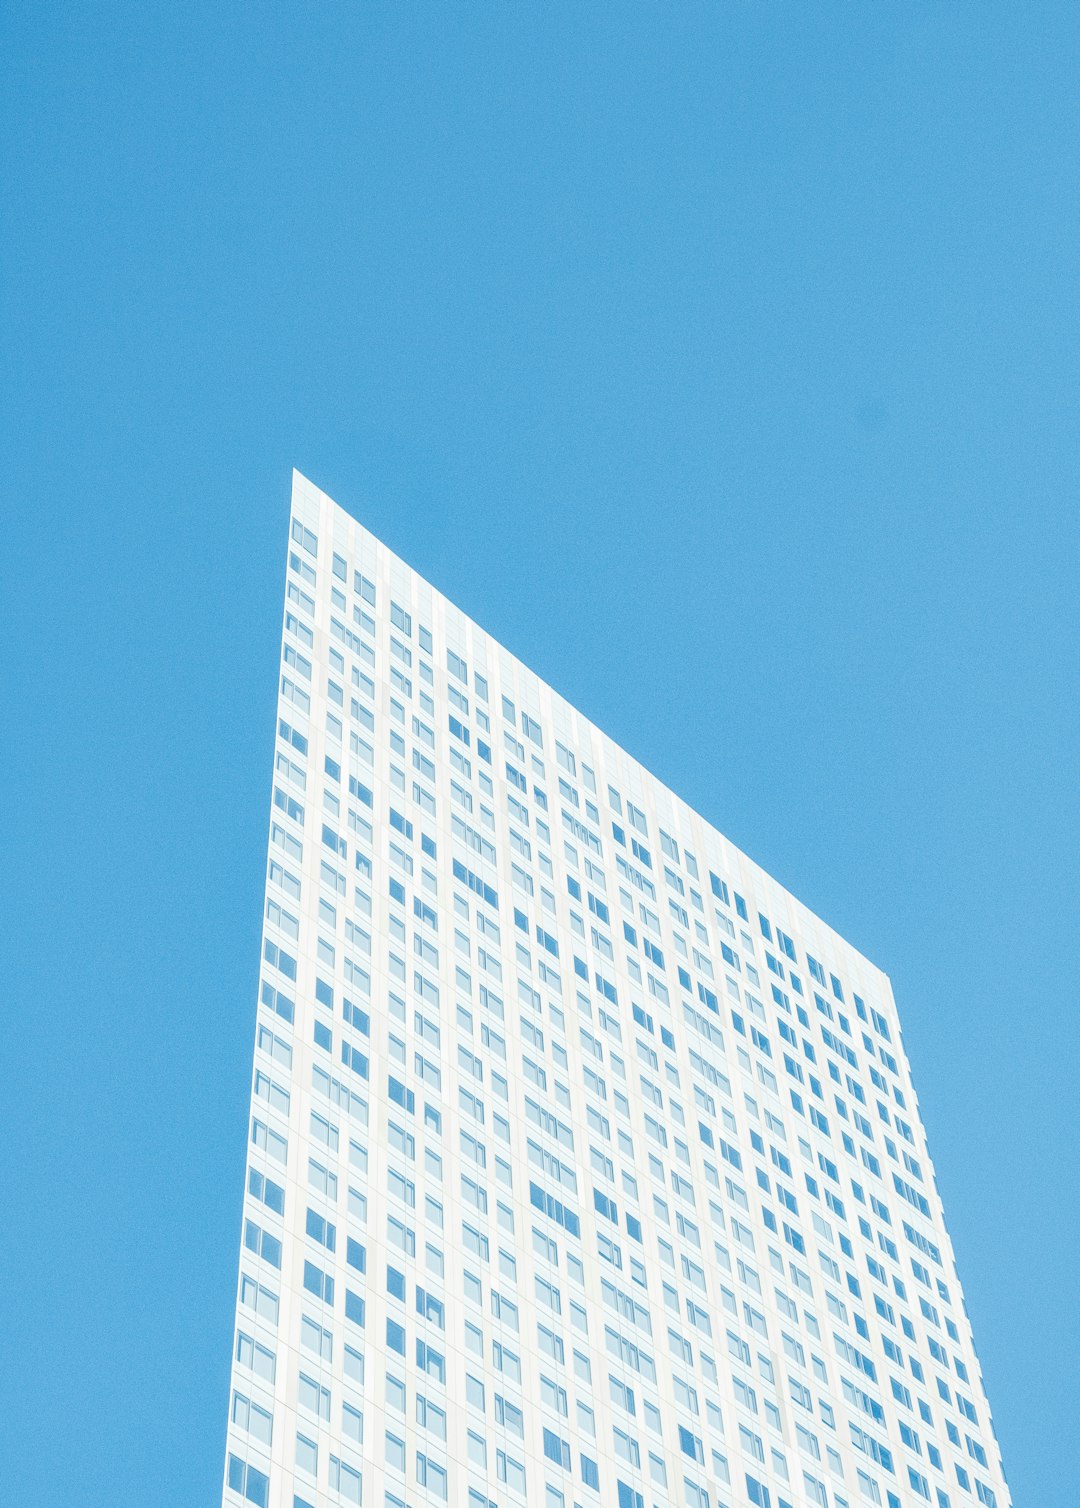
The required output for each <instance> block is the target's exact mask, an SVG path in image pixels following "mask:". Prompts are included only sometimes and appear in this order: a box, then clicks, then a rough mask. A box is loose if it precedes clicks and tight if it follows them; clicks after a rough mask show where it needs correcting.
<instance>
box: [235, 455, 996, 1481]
mask: <svg viewBox="0 0 1080 1508" xmlns="http://www.w3.org/2000/svg"><path fill="white" fill-rule="evenodd" d="M278 687H279V695H278V707H277V737H276V742H275V751H274V779H273V798H272V806H271V816H270V841H269V854H268V863H267V879H266V895H265V911H264V926H263V939H262V966H261V974H260V983H259V995H258V1010H257V1024H256V1041H255V1062H254V1073H253V1082H252V1097H251V1114H250V1123H249V1131H248V1136H249V1145H248V1161H247V1171H246V1185H245V1200H244V1214H243V1235H242V1247H241V1256H240V1274H239V1284H238V1293H237V1310H236V1330H235V1335H234V1341H233V1369H232V1380H231V1387H230V1395H229V1425H228V1443H227V1448H226V1466H225V1488H224V1503H225V1504H226V1505H229V1508H241V1505H244V1504H255V1505H257V1508H322V1505H324V1504H334V1505H337V1504H359V1503H362V1504H365V1505H377V1508H384V1505H385V1508H402V1505H409V1508H420V1505H427V1504H442V1503H448V1504H451V1505H460V1508H496V1505H497V1508H515V1505H518V1504H525V1503H528V1504H529V1505H530V1508H576V1505H580V1508H595V1505H605V1508H650V1505H656V1508H667V1505H669V1504H671V1505H678V1508H682V1505H686V1508H750V1505H755V1508H805V1505H813V1508H863V1505H875V1504H880V1505H883V1508H901V1505H902V1508H915V1505H922V1504H924V1503H926V1504H931V1505H932V1508H967V1505H968V1504H974V1505H979V1504H981V1505H985V1508H1008V1505H1009V1502H1010V1498H1009V1493H1008V1489H1007V1488H1006V1486H1005V1483H1004V1478H1003V1475H1002V1468H1001V1460H1000V1454H999V1451H998V1447H997V1444H996V1441H995V1438H994V1435H993V1431H992V1427H991V1422H990V1411H989V1407H988V1404H987V1400H986V1396H985V1393H984V1390H983V1385H982V1379H981V1374H980V1370H979V1365H978V1361H977V1359H976V1356H975V1352H974V1349H973V1343H972V1336H971V1330H970V1327H969V1325H968V1321H967V1318H966V1315H965V1311H964V1305H963V1300H962V1296H961V1291H960V1284H959V1281H958V1278H957V1274H956V1269H955V1265H954V1260H953V1253H952V1248H951V1246H950V1243H949V1237H948V1234H947V1232H946V1229H945V1224H944V1220H943V1217H942V1210H941V1202H940V1200H939V1198H938V1194H937V1191H936V1188H935V1183H934V1176H933V1169H932V1165H931V1162H930V1157H929V1154H928V1151H927V1147H926V1140H925V1136H924V1132H923V1128H922V1126H921V1124H920V1119H919V1109H918V1103H917V1101H916V1098H915V1093H914V1090H913V1088H912V1084H911V1078H910V1074H909V1070H908V1065H907V1062H906V1059H905V1055H904V1050H903V1046H902V1044H901V1040H900V1030H899V1025H898V1022H897V1016H896V1008H895V1005H894V1003H893V998H892V992H891V989H890V986H889V981H888V979H887V978H886V977H885V976H884V975H883V974H882V973H881V972H880V971H879V970H878V969H877V968H875V967H874V966H873V965H872V964H870V963H869V962H868V961H867V960H866V959H865V958H863V957H861V956H860V954H859V953H857V952H856V951H855V949H853V948H852V947H850V946H849V945H848V944H847V943H846V942H844V940H843V939H842V938H840V937H838V936H837V935H836V933H834V932H833V931H831V930H830V928H828V927H827V926H826V925H825V924H824V923H823V922H821V921H820V920H819V919H818V918H817V917H816V916H814V915H813V914H812V913H810V912H809V911H807V910H806V908H805V907H803V906H801V905H800V904H799V902H798V901H796V900H795V899H794V897H793V896H791V895H790V894H788V893H787V892H786V891H785V890H784V889H783V888H782V887H781V886H780V885H778V884H777V883H776V882H775V881H774V880H772V879H770V878H769V876H768V875H767V874H765V873H763V872H762V871H761V870H760V869H759V868H758V867H757V866H756V865H754V864H753V863H752V862H751V861H750V860H749V859H747V858H746V857H745V855H743V854H742V853H740V852H739V851H738V850H737V849H735V848H734V847H732V845H731V844H730V843H728V842H727V841H726V840H725V839H724V838H723V837H722V836H721V834H720V833H718V832H717V831H716V830H715V829H714V828H712V827H711V826H710V825H709V824H708V823H707V822H705V821H704V820H703V819H702V818H701V817H700V816H698V815H697V813H695V812H693V811H691V810H690V809H689V808H688V807H687V806H685V805H684V804H683V803H682V802H681V801H679V800H678V798H677V797H676V796H674V795H673V794H672V793H671V792H670V791H669V790H667V789H666V788H665V787H664V786H663V785H662V784H661V783H660V782H659V781H658V780H656V779H655V778H653V777H652V776H651V775H649V774H648V773H647V772H646V771H645V770H643V769H642V768H641V766H640V765H638V764H637V763H636V762H635V761H634V760H633V759H631V758H630V757H629V755H627V754H626V753H625V752H624V751H623V750H622V749H620V748H619V747H618V746H617V745H615V744H614V743H613V742H612V741H611V740H610V739H608V738H606V737H605V736H604V735H603V734H602V733H601V732H600V731H599V730H598V729H597V728H595V727H594V726H593V725H592V724H591V723H589V722H588V721H587V719H585V718H584V717H583V716H581V714H580V713H578V712H576V711H575V710H574V708H572V707H571V706H569V705H568V704H567V703H566V702H565V701H563V700H562V699H561V698H560V697H558V696H557V695H556V694H555V693H554V692H553V691H552V690H551V688H550V687H548V686H547V685H545V684H544V683H543V682H542V681H540V680H539V679H538V678H537V677H536V676H535V675H533V674H532V673H531V672H530V671H529V670H528V669H526V667H525V666H524V665H522V664H521V663H520V662H519V661H518V660H516V659H515V658H514V657H513V656H512V655H510V654H509V653H507V651H506V650H504V649H503V648H501V647H500V646H499V645H498V644H497V643H495V642H494V641H493V640H492V639H491V638H490V637H489V636H488V635H487V634H485V633H484V632H482V630H481V629H479V628H478V627H477V626H476V624H475V623H473V622H471V621H470V620H469V619H468V618H466V617H465V616H464V615H463V614H462V613H460V612H459V611H458V610H457V609H456V608H454V607H453V606H452V604H451V603H449V602H448V601H447V600H446V599H445V598H444V597H442V596H441V595H440V594H439V593H438V592H436V591H435V590H434V589H433V588H432V587H431V586H429V585H428V584H427V583H426V582H425V581H423V580H422V579H421V578H420V577H419V576H417V575H416V574H415V573H414V572H413V571H411V570H410V569H409V568H408V567H407V566H405V565H404V564H403V563H402V562H401V561H400V560H398V559H396V558H395V557H394V556H393V555H392V554H391V552H390V551H389V550H387V549H386V548H385V547H384V546H383V545H381V544H380V543H379V542H378V541H377V540H375V539H374V538H372V536H371V535H370V534H368V533H367V532H366V531H365V530H364V529H362V528H361V527H360V526H359V525H358V524H357V523H356V522H355V521H354V520H353V519H352V518H350V517H349V516H348V515H347V514H346V513H345V512H343V511H342V510H341V509H340V508H339V507H337V506H336V505H335V504H334V503H333V502H331V500H330V499H329V498H327V497H326V496H325V495H323V494H322V493H321V492H319V491H318V490H317V489H316V488H315V487H313V486H312V485H311V484H310V483H309V482H307V481H306V480H305V479H304V478H302V477H300V476H299V475H297V476H295V477H294V487H293V505H292V518H291V523H290V539H289V546H288V562H287V571H286V600H285V607H284V632H283V639H282V656H281V665H280V668H279V681H278Z"/></svg>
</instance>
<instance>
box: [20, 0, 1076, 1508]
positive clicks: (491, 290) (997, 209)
mask: <svg viewBox="0 0 1080 1508" xmlns="http://www.w3.org/2000/svg"><path fill="white" fill-rule="evenodd" d="M1078 44H1080V10H1078V9H1077V8H1076V7H1075V5H1072V4H1066V3H1061V4H1050V3H1040V0H1032V3H1030V4H1027V5H1024V6H1016V5H1015V4H1004V3H994V0H988V3H985V4H982V5H978V6H975V5H966V6H955V5H952V6H950V5H945V4H928V3H923V0H910V3H907V4H904V5H900V4H895V3H886V0H883V3H875V4H864V5H851V4H840V3H835V0H822V3H819V4H817V5H813V6H795V5H792V4H775V5H770V6H761V5H752V4H749V3H746V4H720V3H715V0H714V3H711V4H708V5H697V4H692V3H686V4H680V5H677V6H663V5H658V4H640V5H638V4H629V5H614V4H608V5H603V4H602V5H599V6H582V5H569V4H559V3H553V0H552V3H547V4H544V5H540V4H531V3H520V4H517V3H515V4H513V5H505V4H503V5H495V4H487V3H474V4H467V5H455V6H446V5H436V4H429V3H416V4H413V5H408V6H404V5H390V4H387V3H374V0H373V3H359V0H354V3H352V4H349V5H345V4H338V3H333V0H331V3H327V4H323V5H320V6H318V7H314V6H312V7H305V6H295V5H294V6H282V5H275V4H268V5H265V6H262V7H249V6H242V5H237V4H235V3H233V0H220V3H218V4H215V5H209V4H207V3H205V0H192V3H190V4H188V5H186V6H183V7H164V6H149V7H142V8H139V7H132V6H127V7H121V6H118V5H112V4H94V3H90V4H87V5H85V6H82V7H72V6H70V5H69V6H63V7H62V6H59V5H57V4H55V3H49V0H38V3H36V4H33V5H31V4H29V3H27V0H12V3H10V4H9V5H8V6H7V7H5V9H4V13H3V18H2V19H0V48H2V50H3V55H4V57H5V59H6V63H5V87H4V90H3V91H2V94H0V120H2V130H0V174H2V176H0V197H2V200H3V202H4V204H5V206H6V212H5V222H6V225H5V231H4V235H3V237H2V239H0V319H2V326H0V331H2V339H0V383H2V387H0V412H2V413H3V415H4V422H3V424H2V425H0V443H2V450H0V457H2V460H3V465H4V475H5V483H6V497H7V506H6V509H5V516H6V519H7V531H6V533H7V541H8V548H7V549H6V550H5V551H4V559H3V571H4V586H3V600H4V603H5V607H6V609H7V613H6V614H5V621H6V622H7V623H8V625H9V631H8V637H7V652H6V654H5V656H4V665H3V687H4V699H3V705H4V708H5V711H6V713H7V717H6V728H7V762H8V768H9V781H8V791H9V800H8V801H7V802H6V803H5V807H4V811H3V817H2V823H3V829H2V833H0V838H2V852H3V853H4V855H5V863H4V866H3V888H4V897H3V900H4V916H5V926H4V933H5V935H6V939H7V945H6V947H5V950H4V952H5V956H6V958H7V961H8V966H9V967H8V1004H9V1009H8V1012H7V1025H6V1029H5V1032H4V1039H3V1063H4V1086H5V1087H4V1094H3V1096H2V1097H0V1189H2V1190H3V1198H4V1205H5V1215H6V1218H5V1219H4V1221H3V1222H2V1227H0V1271H2V1272H3V1273H4V1274H5V1276H6V1278H7V1281H6V1282H5V1284H4V1289H5V1292H4V1298H3V1300H2V1301H0V1346H2V1348H3V1354H4V1355H5V1357H6V1358H7V1359H8V1365H7V1366H5V1368H4V1369H3V1377H2V1378H0V1419H2V1421H3V1423H2V1424H0V1500H2V1501H4V1502H5V1503H7V1502H10V1503H18V1504H26V1505H30V1504H33V1505H35V1508H84V1505H85V1508H99V1505H101V1508H148V1505H152V1508H196V1505H202V1504H212V1503H213V1502H214V1501H215V1500H219V1494H220V1479H221V1473H222V1462H223V1451H224V1440H225V1422H226V1407H227V1388H228V1366H229V1351H230V1338H231V1321H232V1314H233V1306H234V1296H235V1289H234V1284H235V1279H236V1263H237V1252H238V1248H239V1226H240V1208H241V1195H242V1177H243V1163H244V1153H245V1124H246V1113H247V1103H248V1088H249V1080H248V1073H249V1069H250V1062H251V1052H252V1038H253V1028H254V1013H255V990H256V979H257V966H258V946H259V941H258V939H259V919H260V905H261V895H262V866H263V862H264V857H265V838H266V828H267V820H268V803H269V792H270V773H271V750H272V742H273V718H274V703H275V664H276V656H277V649H278V638H279V633H280V612H281V597H282V593H283V580H284V563H285V540H286V526H287V512H288V494H289V484H290V470H291V468H292V467H293V466H294V465H295V466H297V467H299V468H300V469H301V470H303V471H304V472H305V473H306V474H307V475H308V476H310V477H311V478H312V480H313V481H314V482H315V483H316V484H317V485H318V486H320V487H322V488H323V489H324V490H325V491H327V492H328V493H330V495H331V496H332V497H334V498H335V499H336V500H337V501H338V502H340V503H341V504H343V505H344V506H345V507H346V508H348V509H349V510H350V511H352V512H353V513H355V515H356V516H357V517H358V518H359V519H360V520H361V521H362V522H363V523H364V524H365V525H366V526H367V527H368V528H369V529H371V530H372V532H374V533H375V534H377V535H378V536H380V537H381V538H382V539H384V540H385V541H386V542H387V543H388V544H389V545H390V546H391V548H392V549H394V550H395V551H396V552H397V553H398V554H400V555H401V556H402V557H403V558H404V559H405V560H407V561H408V562H409V563H410V564H411V565H412V566H414V567H415V568H416V569H417V570H419V571H420V572H422V573H423V574H424V575H426V576H427V577H428V578H429V579H430V580H431V581H432V582H433V583H434V584H435V585H436V586H437V587H438V588H439V589H440V590H442V591H444V592H445V593H446V594H447V595H448V596H449V597H450V598H451V599H452V600H453V601H455V602H456V603H458V604H459V605H460V606H461V607H462V608H463V609H464V610H465V611H466V612H468V613H469V614H470V615H471V616H473V617H474V618H476V619H477V620H478V621H479V622H480V623H481V624H482V625H483V627H484V628H485V629H487V630H488V631H489V632H491V633H493V634H494V635H495V636H497V637H498V638H499V639H501V640H502V641H503V642H504V643H505V644H506V645H507V646H508V648H510V649H511V650H512V651H513V652H514V653H515V654H517V655H519V656H520V657H521V658H522V659H523V660H524V661H525V662H526V663H527V664H528V665H530V666H531V667H532V668H534V669H535V670H536V671H537V672H538V673H539V674H540V675H542V676H543V677H544V678H545V679H546V680H548V681H550V682H551V683H552V684H553V685H554V686H555V688H556V689H557V690H558V691H559V692H560V693H562V694H563V695H565V696H566V697H568V698H569V699H570V700H571V701H573V702H574V703H575V704H576V705H578V706H579V707H580V708H581V709H582V710H583V711H584V712H585V714H586V715H587V716H588V717H589V718H591V719H593V720H594V721H595V722H596V723H598V724H599V725H600V726H601V727H602V728H603V729H604V730H605V731H606V732H608V733H609V734H610V735H611V736H612V737H613V738H615V739H616V740H617V741H618V742H620V743H621V744H623V745H624V746H625V747H626V748H627V749H628V750H629V751H630V752H631V753H632V754H634V755H635V756H636V757H637V758H639V759H640V760H641V761H642V762H643V763H644V764H645V765H646V766H648V767H649V768H650V769H652V770H653V771H655V772H656V773H657V774H658V775H659V776H660V777H661V778H662V779H663V780H665V781H666V782H667V783H668V784H669V785H671V786H672V787H673V788H674V789H675V790H676V791H677V792H678V793H679V794H680V795H681V796H683V797H684V798H685V799H686V800H687V801H688V802H689V803H690V804H691V805H693V806H695V807H697V808H698V809H699V810H700V811H702V812H703V813H704V814H705V815H706V816H707V817H708V818H709V819H710V820H711V821H712V822H713V823H714V824H715V825H716V826H717V827H719V828H720V829H721V831H723V832H724V833H725V834H726V835H728V836H729V837H730V838H731V839H732V840H733V841H734V842H736V843H737V844H738V845H739V846H740V847H741V848H743V849H744V850H745V851H746V852H747V853H748V854H749V855H750V856H751V857H752V858H754V859H755V860H756V861H757V862H759V863H760V864H762V865H763V866H764V867H765V868H766V869H768V870H769V871H770V872H771V873H773V874H775V875H776V877H777V878H778V879H779V880H780V881H781V882H782V883H783V884H784V885H786V886H787V887H788V888H790V889H791V890H792V891H794V893H795V894H796V895H798V896H799V898H800V899H801V900H803V901H804V902H805V903H806V904H807V905H809V906H811V907H812V908H813V909H814V910H815V911H817V912H818V913H819V914H820V915H822V916H823V917H824V918H825V919H826V920H827V921H829V923H830V924H831V925H833V926H834V927H836V929H837V930H838V931H840V932H841V933H842V934H843V935H844V936H846V937H848V938H849V939H850V940H851V941H852V942H853V943H854V944H855V945H856V946H857V947H859V948H860V949H861V950H862V951H864V952H865V953H867V954H868V956H869V957H870V958H872V959H873V960H874V962H876V963H877V964H878V965H879V966H880V967H882V968H883V969H885V971H886V972H887V973H889V974H890V976H891V978H892V981H893V985H894V989H895V992H896V997H897V1003H898V1007H899V1011H900V1017H901V1021H902V1022H903V1024H904V1027H905V1040H906V1046H907V1050H908V1053H909V1056H910V1058H911V1061H912V1066H913V1072H914V1076H915V1083H916V1086H917V1088H918V1091H919V1095H920V1101H921V1112H922V1115H923V1118H924V1121H925V1123H926V1126H927V1128H928V1133H929V1137H930V1147H931V1151H932V1153H933V1156H934V1160H935V1163H936V1168H937V1174H938V1181H939V1185H940V1187H941V1190H942V1194H943V1198H944V1203H945V1210H946V1217H947V1220H948V1223H949V1228H950V1231H951V1234H952V1237H953V1241H954V1244H955V1247H956V1251H957V1256H958V1261H959V1266H960V1276H961V1280H962V1282H963V1284H964V1287H965V1291H966V1295H967V1300H968V1307H969V1310H970V1313H971V1316H972V1322H973V1326H974V1332H975V1338H976V1344H977V1346H978V1349H979V1354H980V1358H981V1361H982V1364H983V1368H984V1372H985V1375H986V1383H987V1389H988V1392H989V1396H990V1401H991V1404H992V1407H993V1409H994V1416H995V1423H996V1426H997V1431H998V1435H999V1437H1000V1439H1001V1441H1002V1447H1003V1452H1004V1459H1005V1468H1006V1472H1007V1473H1008V1476H1009V1479H1010V1482H1011V1485H1012V1490H1013V1494H1014V1498H1015V1501H1016V1503H1017V1505H1018V1508H1071V1505H1072V1504H1074V1503H1075V1501H1076V1499H1075V1490H1076V1489H1075V1449H1074V1446H1075V1441H1076V1439H1077V1437H1078V1436H1080V1418H1078V1412H1080V1410H1078V1406H1077V1402H1076V1398H1077V1389H1076V1382H1075V1357H1076V1354H1077V1347H1078V1345H1080V1334H1078V1320H1077V1316H1078V1305H1077V1302H1076V1289H1077V1278H1078V1270H1077V1269H1078V1263H1077V1251H1076V1243H1077V1232H1078V1226H1077V1216H1076V1210H1077V1208H1078V1207H1080V1206H1078V1198H1080V1179H1078V1169H1077V1124H1076V1122H1077V1098H1078V1097H1077V1073H1078V1069H1080V1064H1078V1061H1077V1049H1076V1038H1077V1031H1076V1028H1077V989H1076V982H1075V976H1074V975H1073V973H1072V970H1071V968H1070V969H1065V967H1064V965H1063V963H1062V962H1061V960H1062V958H1063V956H1064V951H1065V949H1066V948H1067V947H1069V946H1071V945H1072V943H1073V941H1074V939H1075V937H1076V932H1077V922H1078V919H1080V918H1078V907H1077V885H1076V880H1077V869H1076V854H1077V850H1078V840H1080V820H1078V813H1077V801H1076V791H1077V783H1078V782H1077V777H1078V774H1080V767H1078V766H1080V761H1078V757H1077V756H1078V746H1080V737H1078V734H1080V729H1078V722H1077V670H1078V664H1080V654H1078V648H1080V645H1078V638H1077V632H1076V606H1075V603H1076V581H1077V572H1078V566H1080V550H1078V543H1080V539H1078V514H1077V496H1078V492H1077V480H1078V478H1077V438H1078V436H1077V430H1078V422H1077V402H1076V399H1077V393H1078V391H1080V380H1078V379H1080V370H1078V368H1080V359H1078V353H1080V342H1078V339H1077V336H1078V330H1077V315H1076V306H1077V300H1076V289H1077V284H1078V273H1080V267H1078V258H1077V245H1078V223H1077V222H1078V213H1077V211H1078V200H1077V190H1076V182H1077V153H1076V141H1077V121H1076V109H1075V80H1076V77H1077V73H1078V65H1080V45H1078ZM690 710H693V713H694V716H693V718H692V719H689V720H688V715H687V714H688V712H689V711H690ZM1070 1441H1071V1442H1072V1444H1071V1445H1070V1444H1068V1443H1066V1442H1070Z"/></svg>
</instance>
